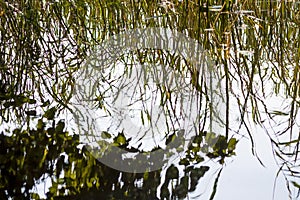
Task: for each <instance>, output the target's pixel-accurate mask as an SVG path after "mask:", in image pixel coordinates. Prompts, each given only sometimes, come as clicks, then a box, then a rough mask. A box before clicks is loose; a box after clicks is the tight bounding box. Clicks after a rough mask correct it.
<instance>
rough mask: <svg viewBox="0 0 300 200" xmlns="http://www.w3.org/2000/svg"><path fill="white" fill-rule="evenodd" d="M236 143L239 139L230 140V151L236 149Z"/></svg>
mask: <svg viewBox="0 0 300 200" xmlns="http://www.w3.org/2000/svg"><path fill="white" fill-rule="evenodd" d="M236 144H237V140H236V139H235V138H231V139H230V140H229V142H228V152H233V151H234V150H235V146H236Z"/></svg>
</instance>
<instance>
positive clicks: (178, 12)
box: [0, 0, 300, 187]
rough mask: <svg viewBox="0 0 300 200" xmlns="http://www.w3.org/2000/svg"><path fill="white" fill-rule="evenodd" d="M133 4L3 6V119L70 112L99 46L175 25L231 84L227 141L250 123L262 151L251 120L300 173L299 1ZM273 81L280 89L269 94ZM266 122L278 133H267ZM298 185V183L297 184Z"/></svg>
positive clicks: (199, 81)
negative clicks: (275, 103)
mask: <svg viewBox="0 0 300 200" xmlns="http://www.w3.org/2000/svg"><path fill="white" fill-rule="evenodd" d="M133 2H134V1H128V0H124V1H86V3H85V2H83V1H74V2H73V1H72V2H71V1H64V0H63V1H54V2H50V1H42V2H37V1H28V2H27V1H26V2H25V1H23V0H19V1H16V2H14V3H7V2H4V1H2V2H0V7H1V9H0V20H1V21H0V23H1V28H0V32H1V33H0V37H1V39H0V52H1V54H0V65H1V66H0V79H1V86H0V87H1V88H0V89H1V91H0V92H1V93H0V100H1V119H0V120H1V121H9V120H11V119H15V118H14V117H15V116H17V117H18V118H20V119H21V118H22V120H23V121H26V122H28V123H29V122H30V120H31V118H30V117H36V115H37V113H39V112H34V111H35V110H38V109H40V110H41V108H43V109H44V110H45V115H44V116H45V117H46V118H48V120H53V119H54V118H55V117H56V115H55V114H56V113H55V112H54V110H51V108H54V107H53V106H55V109H57V110H62V109H65V108H69V104H70V99H71V98H72V96H73V91H74V84H75V81H76V80H74V73H76V71H77V70H78V68H80V67H81V65H82V64H83V61H84V60H85V58H86V55H88V54H89V52H91V50H92V49H93V47H94V46H95V45H97V44H99V43H101V42H102V41H103V40H104V39H107V38H108V37H109V36H110V35H113V34H117V33H119V32H122V31H123V30H126V29H132V28H137V27H139V28H143V27H169V28H172V29H176V30H178V31H180V32H182V33H184V34H186V35H187V36H189V37H191V38H194V39H196V40H198V41H199V43H200V44H202V46H203V47H204V48H205V49H206V50H207V51H208V52H209V54H210V55H211V57H212V59H213V62H214V63H215V65H214V66H213V67H214V73H215V74H217V75H218V77H220V78H221V81H222V82H223V83H224V85H225V87H226V88H225V92H224V94H223V95H224V97H225V98H224V99H225V101H226V112H225V113H224V115H225V116H226V123H225V126H226V134H225V136H226V142H230V139H229V138H231V135H230V134H233V133H232V132H231V130H232V131H236V132H239V130H241V129H242V128H244V129H246V130H248V131H247V132H248V135H249V137H250V139H251V142H252V144H253V153H254V154H255V149H254V143H255V140H254V139H255V138H253V133H252V132H251V131H250V130H251V129H250V126H251V125H252V124H254V123H255V124H259V125H261V126H263V127H265V128H266V130H268V136H269V137H270V140H271V142H272V144H273V148H274V154H275V156H276V158H277V159H278V160H279V161H280V163H283V165H282V167H283V168H282V169H284V173H285V174H289V172H291V173H292V174H294V173H295V172H297V173H298V172H299V170H298V169H295V168H294V166H295V165H296V164H297V162H298V161H297V159H298V151H299V149H298V146H299V142H300V139H299V138H298V127H297V123H298V121H297V119H298V118H297V117H299V116H298V115H299V114H298V113H299V112H298V109H299V90H300V88H299V79H300V75H299V71H300V70H299V42H300V41H299V3H297V2H296V3H295V2H294V3H293V2H286V1H269V0H267V1H258V2H256V3H253V2H252V1H249V0H241V1H238V2H237V1H229V0H223V1H207V0H200V1H175V0H174V1H171V0H170V1H163V2H165V3H166V4H163V2H148V3H147V1H139V2H137V3H133ZM213 2H214V3H215V4H213ZM230 2H233V3H232V4H230ZM25 5H26V6H25ZM162 6H163V7H162ZM240 27H242V28H240ZM250 53H251V54H250ZM246 54H247V55H246ZM138 59H139V61H140V62H146V60H147V59H148V61H149V59H150V61H151V62H160V63H161V64H164V65H165V64H166V63H167V62H169V61H170V62H173V63H172V64H173V65H174V66H176V62H177V60H178V59H177V58H176V56H174V55H173V57H172V55H171V59H169V60H168V59H166V57H164V55H163V53H162V52H159V53H157V54H156V55H155V56H154V57H149V56H148V57H147V56H146V57H145V54H143V53H140V57H139V58H138ZM151 59H152V60H151ZM266 63H267V66H266V65H265V64H266ZM186 65H188V64H187V63H186ZM190 73H191V74H190V77H191V78H192V81H191V82H192V84H193V85H194V86H195V87H196V89H197V90H198V91H201V97H200V98H202V99H203V101H201V102H204V101H205V102H207V103H209V101H211V100H212V98H211V97H210V96H209V95H208V93H207V87H208V85H206V82H205V77H199V75H198V74H197V71H196V70H194V71H193V70H190ZM267 83H270V84H271V85H272V87H273V88H272V87H270V88H268V90H267V89H266V85H267ZM3 85H5V88H4V86H3ZM159 88H160V90H159V92H160V93H161V96H162V97H164V101H165V102H167V101H168V100H170V99H172V91H169V90H168V88H167V87H165V88H164V86H163V85H160V86H159ZM273 93H274V94H276V95H279V94H283V95H282V96H284V98H286V99H287V100H289V101H290V103H289V105H288V106H287V107H286V108H282V110H278V111H277V110H275V111H274V110H270V108H269V106H270V105H268V104H267V103H266V99H267V98H268V97H269V96H270V95H272V94H273ZM202 94H203V96H202ZM97 101H98V106H99V107H101V108H105V106H107V105H105V103H103V102H102V101H103V98H102V97H101V98H99V99H97ZM234 101H235V102H237V103H236V104H237V107H238V114H239V115H240V119H241V122H240V127H238V128H236V127H232V126H231V119H232V116H231V115H230V112H229V110H230V106H231V103H232V102H234ZM49 102H51V105H48V104H49ZM53 102H56V103H53ZM165 102H163V103H165ZM52 104H54V105H52ZM207 105H209V104H207ZM207 105H205V106H203V107H206V106H207ZM280 109H281V108H280ZM55 111H56V110H55ZM24 113H25V114H26V115H24ZM278 117H280V119H282V120H284V122H285V126H284V128H282V127H280V126H279V125H278V124H277V123H276V120H277V119H278ZM142 118H143V117H142ZM275 119H276V120H275ZM144 120H146V117H144ZM205 120H209V119H208V115H206V118H205V119H203V123H205V122H206V121H205ZM273 120H275V123H274V122H273ZM268 123H270V124H271V125H272V126H271V128H272V130H274V131H273V132H271V131H270V130H271V129H267V128H268V126H269V125H268ZM1 124H2V123H1ZM281 136H288V137H287V138H289V139H288V140H289V141H282V139H281ZM228 145H229V144H228ZM295 163H296V164H295ZM293 183H294V184H293V185H294V186H295V187H298V185H299V184H295V183H296V182H293Z"/></svg>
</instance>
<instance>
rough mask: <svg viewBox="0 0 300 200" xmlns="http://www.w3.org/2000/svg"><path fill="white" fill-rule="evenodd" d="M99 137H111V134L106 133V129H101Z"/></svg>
mask: <svg viewBox="0 0 300 200" xmlns="http://www.w3.org/2000/svg"><path fill="white" fill-rule="evenodd" d="M101 137H102V138H111V134H110V133H108V132H107V131H102V132H101Z"/></svg>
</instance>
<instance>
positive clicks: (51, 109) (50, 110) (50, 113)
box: [44, 107, 56, 120]
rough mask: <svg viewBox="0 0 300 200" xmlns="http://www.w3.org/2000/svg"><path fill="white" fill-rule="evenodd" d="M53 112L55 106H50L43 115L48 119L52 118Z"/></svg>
mask: <svg viewBox="0 0 300 200" xmlns="http://www.w3.org/2000/svg"><path fill="white" fill-rule="evenodd" d="M55 112H56V108H55V107H52V108H50V109H49V110H47V111H46V112H45V114H44V117H45V118H47V119H48V120H53V119H54V116H55Z"/></svg>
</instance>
